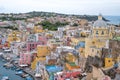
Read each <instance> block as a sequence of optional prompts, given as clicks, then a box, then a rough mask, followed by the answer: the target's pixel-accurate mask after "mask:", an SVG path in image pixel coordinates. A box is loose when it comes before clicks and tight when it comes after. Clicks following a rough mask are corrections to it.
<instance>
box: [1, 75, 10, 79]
mask: <svg viewBox="0 0 120 80" xmlns="http://www.w3.org/2000/svg"><path fill="white" fill-rule="evenodd" d="M1 80H9V77H8V76H3V77H2V79H1Z"/></svg>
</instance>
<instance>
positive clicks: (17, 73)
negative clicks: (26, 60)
mask: <svg viewBox="0 0 120 80" xmlns="http://www.w3.org/2000/svg"><path fill="white" fill-rule="evenodd" d="M15 74H16V75H21V74H23V71H18V72H16V73H15Z"/></svg>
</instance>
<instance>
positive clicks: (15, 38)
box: [7, 31, 21, 43]
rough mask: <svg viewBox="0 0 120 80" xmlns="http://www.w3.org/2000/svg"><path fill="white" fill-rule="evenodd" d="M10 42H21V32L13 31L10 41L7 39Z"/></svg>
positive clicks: (9, 36) (9, 37)
mask: <svg viewBox="0 0 120 80" xmlns="http://www.w3.org/2000/svg"><path fill="white" fill-rule="evenodd" d="M7 41H8V42H10V43H11V42H13V41H18V42H19V41H21V38H20V32H18V31H13V32H12V33H10V34H9V35H8V39H7Z"/></svg>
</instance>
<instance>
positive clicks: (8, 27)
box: [0, 26, 18, 30]
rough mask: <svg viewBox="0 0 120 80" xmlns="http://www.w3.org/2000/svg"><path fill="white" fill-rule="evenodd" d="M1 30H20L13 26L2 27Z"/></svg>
mask: <svg viewBox="0 0 120 80" xmlns="http://www.w3.org/2000/svg"><path fill="white" fill-rule="evenodd" d="M0 28H4V29H12V30H18V28H17V27H13V26H6V27H0Z"/></svg>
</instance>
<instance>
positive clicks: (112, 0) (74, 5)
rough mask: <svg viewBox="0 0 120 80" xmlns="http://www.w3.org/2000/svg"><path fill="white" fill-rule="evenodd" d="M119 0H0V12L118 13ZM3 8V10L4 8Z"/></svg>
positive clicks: (119, 11)
mask: <svg viewBox="0 0 120 80" xmlns="http://www.w3.org/2000/svg"><path fill="white" fill-rule="evenodd" d="M119 4H120V0H0V5H1V6H4V8H1V9H0V10H2V11H1V12H15V13H16V12H29V11H47V12H49V11H50V12H58V13H70V14H99V13H103V14H104V15H107V14H111V15H119V13H120V10H119V7H120V5H119ZM4 9H5V10H4Z"/></svg>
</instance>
